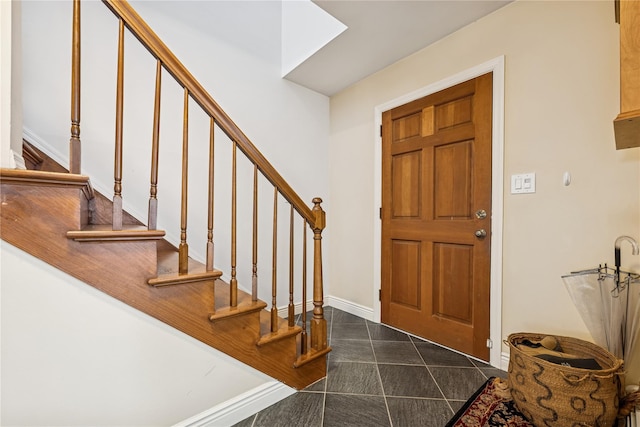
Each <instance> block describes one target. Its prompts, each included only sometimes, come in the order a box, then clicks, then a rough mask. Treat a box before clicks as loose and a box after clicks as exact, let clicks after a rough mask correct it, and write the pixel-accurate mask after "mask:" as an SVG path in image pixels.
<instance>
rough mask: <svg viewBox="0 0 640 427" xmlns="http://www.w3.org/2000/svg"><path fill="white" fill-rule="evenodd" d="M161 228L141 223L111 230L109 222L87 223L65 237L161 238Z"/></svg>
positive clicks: (103, 238) (88, 238)
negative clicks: (153, 228)
mask: <svg viewBox="0 0 640 427" xmlns="http://www.w3.org/2000/svg"><path fill="white" fill-rule="evenodd" d="M164 235H165V232H164V231H163V230H148V229H147V227H146V226H143V225H123V226H122V230H113V229H112V226H111V225H110V224H88V225H86V226H85V227H84V228H83V229H82V230H71V231H68V232H67V237H68V238H69V239H73V240H76V241H123V240H153V239H162V238H163V237H164Z"/></svg>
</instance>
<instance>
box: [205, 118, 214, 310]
mask: <svg viewBox="0 0 640 427" xmlns="http://www.w3.org/2000/svg"><path fill="white" fill-rule="evenodd" d="M215 128H216V123H215V120H214V119H213V117H209V199H208V209H209V211H208V215H207V271H212V270H213V250H214V246H213V204H214V199H213V176H214V174H213V167H214V149H213V148H214V144H213V142H214V133H215V130H216V129H215ZM211 290H212V292H213V307H211V313H212V314H213V313H215V312H216V282H215V280H214V281H213V286H212V287H211Z"/></svg>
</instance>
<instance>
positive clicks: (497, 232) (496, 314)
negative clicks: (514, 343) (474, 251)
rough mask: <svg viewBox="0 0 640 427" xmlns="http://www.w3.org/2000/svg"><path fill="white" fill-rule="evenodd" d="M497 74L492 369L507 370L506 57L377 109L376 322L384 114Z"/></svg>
mask: <svg viewBox="0 0 640 427" xmlns="http://www.w3.org/2000/svg"><path fill="white" fill-rule="evenodd" d="M489 72H493V123H492V149H491V150H492V153H491V157H492V160H491V211H492V216H491V296H490V303H489V305H490V312H491V315H490V316H491V318H490V333H489V335H490V339H491V343H492V345H491V348H490V350H489V357H490V363H491V365H492V366H495V367H499V368H503V369H504V367H503V366H502V365H503V361H502V357H501V353H502V222H503V180H504V56H499V57H497V58H495V59H492V60H490V61H487V62H485V63H483V64H480V65H477V66H475V67H473V68H470V69H468V70H464V71H462V72H460V73H458V74H455V75H453V76H450V77H448V78H446V79H444V80H440V81H439V82H436V83H432V84H430V85H428V86H426V87H423V88H420V89H418V90H415V91H413V92H411V93H408V94H406V95H402V96H400V97H398V98H396V99H393V100H391V101H388V102H385V103H384V104H381V105H378V106H376V107H375V109H374V124H375V135H376V136H375V141H374V143H375V147H376V148H375V150H374V151H375V156H374V162H375V163H374V166H373V170H374V208H373V209H372V211H373V212H374V216H375V218H374V221H373V222H374V226H373V241H374V244H373V266H374V271H375V272H376V274H374V278H373V283H374V286H373V290H374V296H373V301H374V302H373V316H374V318H373V320H374V321H375V322H380V317H381V314H380V311H381V304H380V300H379V297H378V295H379V294H378V292H379V289H380V287H381V283H380V279H381V278H380V271H381V246H382V221H380V217H379V209H380V207H381V206H382V137H381V136H380V132H379V131H378V129H380V126H381V125H382V113H383V112H384V111H387V110H390V109H392V108H395V107H399V106H400V105H404V104H406V103H408V102H411V101H414V100H416V99H419V98H422V97H425V96H427V95H431V94H432V93H435V92H438V91H440V90H443V89H446V88H449V87H451V86H454V85H456V84H458V83H462V82H465V81H467V80H471V79H473V78H476V77H478V76H481V75H483V74H486V73H489Z"/></svg>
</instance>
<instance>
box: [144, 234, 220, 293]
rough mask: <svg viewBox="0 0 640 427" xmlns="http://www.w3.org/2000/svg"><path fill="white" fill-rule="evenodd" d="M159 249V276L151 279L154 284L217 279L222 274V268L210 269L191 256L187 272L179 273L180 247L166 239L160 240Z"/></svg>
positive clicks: (174, 283) (165, 284)
mask: <svg viewBox="0 0 640 427" xmlns="http://www.w3.org/2000/svg"><path fill="white" fill-rule="evenodd" d="M156 246H157V249H158V276H157V277H155V278H152V279H149V281H148V283H149V284H150V285H152V286H168V285H179V284H181V283H190V282H197V281H201V280H212V279H213V280H215V279H218V278H220V277H221V276H222V271H220V270H216V269H213V270H209V271H207V268H206V266H205V265H204V264H202V263H201V262H198V261H196V260H194V259H193V258H191V257H189V260H188V264H187V271H188V272H187V273H183V274H180V273H179V271H178V270H179V268H178V266H179V254H178V249H177V248H176V247H175V246H173V245H172V244H171V243H169V242H167V241H166V240H164V239H163V240H159V241H158V243H157V245H156Z"/></svg>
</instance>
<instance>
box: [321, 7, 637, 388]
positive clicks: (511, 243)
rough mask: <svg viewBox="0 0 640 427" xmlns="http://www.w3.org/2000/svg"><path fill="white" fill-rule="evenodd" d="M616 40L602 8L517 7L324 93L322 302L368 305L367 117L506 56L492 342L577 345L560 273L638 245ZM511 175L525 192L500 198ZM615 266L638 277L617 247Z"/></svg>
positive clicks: (370, 154)
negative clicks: (328, 228) (326, 157)
mask: <svg viewBox="0 0 640 427" xmlns="http://www.w3.org/2000/svg"><path fill="white" fill-rule="evenodd" d="M618 31H619V30H618V26H617V25H616V24H615V23H614V19H613V5H612V4H611V3H610V2H606V1H596V2H590V1H585V2H582V1H577V2H530V1H517V2H515V3H513V4H511V5H508V6H506V7H504V8H502V9H499V10H498V11H496V12H494V13H493V14H491V15H489V16H487V17H485V18H483V19H481V20H479V21H477V22H475V23H474V24H471V25H469V26H467V27H465V28H463V29H461V30H460V31H458V32H456V33H454V34H453V35H451V36H449V37H447V38H445V39H443V40H441V41H439V42H437V43H435V44H433V45H432V46H429V47H427V48H425V49H423V50H421V51H419V52H417V53H416V54H414V55H411V56H409V57H407V58H405V59H403V60H401V61H399V62H398V63H396V64H394V65H392V66H390V67H388V68H386V69H384V70H382V71H380V72H378V73H376V74H374V75H372V76H370V77H368V78H366V79H364V80H362V81H360V82H358V83H357V84H355V85H353V86H352V87H350V88H348V89H346V90H345V91H343V92H341V93H339V94H337V95H335V96H333V97H332V98H331V140H330V163H331V176H330V203H331V206H332V209H331V210H330V211H329V212H328V222H329V223H330V224H332V227H333V230H332V231H333V232H334V233H335V234H336V235H339V236H340V239H339V241H337V240H338V239H335V241H334V244H335V246H332V247H330V248H329V251H328V256H329V261H330V264H329V271H328V276H329V277H330V281H331V285H332V286H331V294H332V295H334V296H337V297H341V298H344V299H347V300H350V301H353V302H356V303H359V304H361V305H363V306H366V307H373V306H374V303H373V295H374V292H373V289H372V285H371V284H372V283H373V282H374V277H376V276H377V277H379V274H380V272H379V271H375V270H374V268H373V262H374V260H373V250H372V248H374V246H375V245H379V244H380V242H376V241H373V235H374V232H373V230H374V222H373V221H374V219H373V218H374V215H373V214H372V211H373V210H374V209H376V207H375V206H374V189H375V188H376V184H375V183H374V182H373V178H374V167H375V166H374V154H375V150H376V149H377V148H376V144H375V141H376V139H375V134H376V132H377V131H378V130H377V129H375V126H374V108H375V107H376V106H377V105H381V104H384V103H386V102H389V101H390V100H393V99H395V98H398V97H400V96H402V95H404V94H408V93H410V92H412V91H414V90H417V89H420V88H422V87H425V86H428V85H430V84H433V83H435V82H438V81H440V80H443V79H445V78H447V77H448V76H451V75H453V74H456V73H459V72H461V71H463V70H467V69H469V68H472V67H474V66H476V65H478V64H481V63H484V62H486V61H488V60H491V59H493V58H496V57H498V56H501V55H505V62H506V70H505V153H504V155H505V171H504V172H505V180H504V182H505V188H498V189H494V191H502V192H503V193H504V227H503V235H504V237H503V250H504V254H503V259H502V264H503V271H502V273H503V284H502V290H503V304H502V305H503V307H502V333H503V335H504V338H506V336H507V335H508V334H509V333H512V332H516V331H546V332H549V333H557V334H563V335H571V336H577V337H580V338H588V337H589V334H588V332H587V330H586V328H585V326H584V324H583V323H582V320H581V319H580V317H579V315H578V313H577V310H576V309H575V308H574V306H573V304H572V302H571V300H570V299H569V295H568V293H567V291H566V290H565V289H564V286H563V283H562V281H561V279H560V276H561V275H563V274H566V273H568V272H570V271H574V270H579V269H585V268H592V267H595V266H597V265H598V264H599V263H604V262H608V263H609V264H613V244H614V240H615V239H616V237H617V236H619V235H621V234H628V235H631V236H634V237H635V238H637V239H638V238H640V220H639V219H640V198H639V197H638V185H639V182H640V149H637V148H635V149H629V150H625V151H616V150H615V143H614V138H613V127H612V120H613V118H614V117H616V115H617V114H618V112H619V45H618V43H619V42H618ZM565 171H569V172H570V173H571V174H572V177H573V182H572V184H571V185H570V186H569V187H565V186H563V184H562V175H563V173H564V172H565ZM524 172H535V173H536V174H537V192H536V193H535V194H530V195H511V194H510V193H509V188H508V185H509V176H510V175H511V174H514V173H524ZM378 188H379V184H378ZM634 258H635V259H634ZM622 259H623V264H624V266H625V267H626V268H629V269H632V270H635V271H640V258H638V257H632V256H631V255H630V251H628V248H625V249H624V250H623V255H622ZM638 362H640V361H638ZM636 365H637V362H636ZM634 366H635V365H634ZM635 369H636V370H635V374H634V376H633V380H634V381H637V380H638V379H640V369H637V367H636V368H635Z"/></svg>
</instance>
